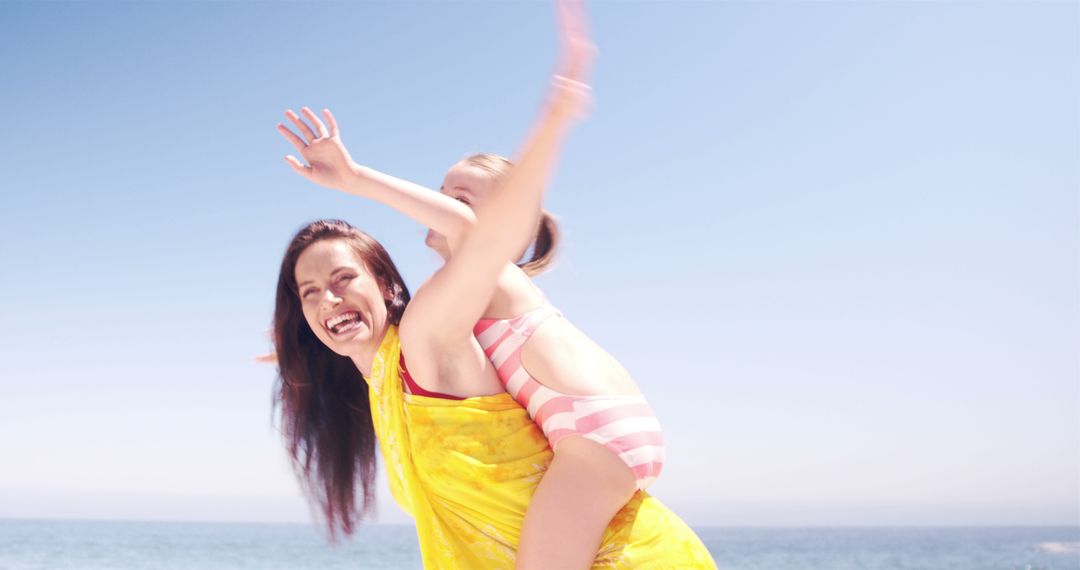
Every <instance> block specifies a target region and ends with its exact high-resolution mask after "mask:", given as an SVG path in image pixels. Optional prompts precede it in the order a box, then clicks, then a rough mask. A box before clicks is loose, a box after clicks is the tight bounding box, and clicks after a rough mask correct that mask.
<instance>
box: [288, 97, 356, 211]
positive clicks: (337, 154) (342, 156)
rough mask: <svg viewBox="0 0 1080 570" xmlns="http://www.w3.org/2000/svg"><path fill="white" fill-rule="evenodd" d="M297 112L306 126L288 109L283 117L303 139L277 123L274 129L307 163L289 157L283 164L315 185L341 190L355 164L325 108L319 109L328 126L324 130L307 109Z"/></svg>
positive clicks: (321, 123) (313, 114) (317, 118)
mask: <svg viewBox="0 0 1080 570" xmlns="http://www.w3.org/2000/svg"><path fill="white" fill-rule="evenodd" d="M300 112H301V113H303V114H304V118H306V119H307V121H308V122H310V123H311V125H310V126H309V125H308V122H304V120H303V119H301V118H300V117H299V116H298V115H297V114H296V113H294V112H293V111H292V109H289V110H287V111H285V116H286V117H287V118H288V119H289V120H290V121H292V122H293V124H294V125H296V128H297V130H299V131H300V132H301V133H302V134H303V138H301V137H300V136H297V135H296V133H293V132H292V131H291V130H289V128H288V127H286V126H285V125H283V124H281V123H278V126H277V128H278V131H279V132H280V133H281V135H282V136H283V137H285V138H286V139H288V141H289V142H291V143H292V144H293V146H294V147H296V150H297V151H299V152H300V155H301V156H303V157H304V160H306V161H307V165H304V163H303V162H300V160H298V159H297V158H296V157H295V156H293V155H291V154H290V155H288V156H286V157H285V162H287V163H289V166H291V167H292V169H293V170H295V171H296V172H298V173H299V174H300V175H302V176H303V177H304V178H307V179H308V180H310V181H312V182H314V183H316V184H319V185H321V186H326V187H328V188H334V189H338V190H340V189H342V188H344V186H345V183H346V181H347V180H348V178H349V176H350V175H351V174H353V173H354V172H355V168H356V163H355V162H353V159H352V157H351V156H349V151H348V150H347V149H346V148H345V144H344V143H342V142H341V134H340V133H339V132H338V126H337V121H336V120H334V115H333V114H331V113H330V110H329V109H323V116H324V117H326V122H327V124H329V125H330V128H329V130H328V129H327V128H326V125H324V124H323V122H322V121H320V120H319V117H317V116H316V115H315V113H314V112H312V111H311V109H309V108H307V107H303V108H301V109H300Z"/></svg>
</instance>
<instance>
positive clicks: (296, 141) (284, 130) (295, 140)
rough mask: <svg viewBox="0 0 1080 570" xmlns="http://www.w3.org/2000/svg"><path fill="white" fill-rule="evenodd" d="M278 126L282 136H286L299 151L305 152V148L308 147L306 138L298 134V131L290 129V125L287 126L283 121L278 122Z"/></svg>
mask: <svg viewBox="0 0 1080 570" xmlns="http://www.w3.org/2000/svg"><path fill="white" fill-rule="evenodd" d="M277 128H278V132H279V133H281V136H283V137H285V138H286V139H287V140H288V141H289V142H291V143H292V144H293V146H295V147H296V150H297V151H299V152H300V153H301V154H303V152H304V149H306V148H307V144H305V143H304V139H302V138H300V137H298V136H296V133H294V132H292V131H290V130H289V127H286V126H285V125H283V124H281V123H278V126H277Z"/></svg>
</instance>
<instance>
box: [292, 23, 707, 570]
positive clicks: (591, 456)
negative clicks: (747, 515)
mask: <svg viewBox="0 0 1080 570" xmlns="http://www.w3.org/2000/svg"><path fill="white" fill-rule="evenodd" d="M564 29H568V30H569V31H570V32H572V33H571V34H570V35H569V37H570V38H571V40H573V41H570V42H568V47H569V48H570V49H568V50H567V51H568V53H569V54H570V57H569V58H568V60H567V62H566V64H564V68H563V69H564V73H565V74H566V75H568V76H569V77H570V78H577V77H582V76H583V74H584V69H583V68H584V63H586V61H587V59H588V58H587V52H588V51H589V49H590V47H589V46H588V45H587V43H585V42H583V41H580V40H577V39H576V38H583V37H584V36H583V35H581V34H578V35H574V33H573V32H575V31H579V30H575V28H574V27H572V26H571V27H569V28H566V27H564ZM575 42H576V43H575ZM580 87H581V84H580V83H578V82H577V81H576V80H575V79H566V78H563V79H560V80H558V81H557V82H556V88H555V90H554V93H555V97H553V99H552V101H551V102H550V104H549V107H548V108H547V110H546V111H545V113H544V115H543V117H542V119H541V121H540V122H539V124H538V127H537V129H536V130H535V132H534V133H533V135H532V137H531V138H530V140H529V142H528V144H527V145H526V148H525V151H524V152H523V153H522V155H521V161H520V163H519V165H518V166H517V167H516V168H515V169H513V170H512V171H511V172H510V173H508V174H507V175H506V176H505V178H504V179H503V180H501V181H500V183H501V184H500V186H501V189H500V190H499V191H498V192H495V193H493V194H492V196H490V197H489V198H487V199H485V200H484V201H483V202H482V203H481V204H480V205H478V206H477V214H476V218H477V222H476V226H475V227H474V228H473V229H472V230H471V231H469V232H467V234H465V235H460V234H457V233H453V232H451V233H448V234H447V235H448V237H449V238H450V240H451V241H452V242H456V241H458V240H460V244H457V243H451V249H452V250H453V251H454V255H453V257H452V258H450V259H449V260H448V262H447V263H446V265H445V266H444V267H443V268H442V269H440V270H439V272H437V273H436V274H435V275H434V276H433V277H432V278H431V280H429V282H428V283H426V284H425V285H424V286H423V287H422V288H421V290H420V291H419V292H418V293H417V295H416V298H415V299H414V300H412V302H411V303H409V299H408V292H407V291H406V290H405V288H404V284H403V283H402V282H401V279H400V276H399V275H397V272H396V270H394V269H393V265H392V263H389V258H388V257H387V256H386V254H385V251H383V250H382V249H381V247H377V244H373V242H372V240H370V239H369V238H366V237H365V236H363V235H362V234H359V233H357V232H356V231H355V230H352V229H351V228H348V227H347V226H346V225H343V224H341V223H317V224H314V225H312V226H309V227H308V228H306V229H305V230H304V231H302V232H301V233H300V234H298V236H297V238H296V239H294V241H293V243H292V245H290V248H289V250H288V253H287V255H286V259H285V261H284V262H283V264H282V273H281V278H280V279H279V288H278V306H277V312H276V316H275V339H277V341H278V343H277V344H278V346H277V349H278V358H279V363H280V364H281V370H282V384H281V393H280V399H281V402H282V405H283V416H284V417H285V419H286V420H287V421H286V427H287V430H286V431H287V436H289V437H291V442H292V445H291V451H292V452H293V455H294V457H295V458H297V459H298V462H299V463H298V464H299V465H300V466H301V468H302V475H303V476H304V477H305V479H306V480H307V481H308V482H309V483H311V485H310V487H312V490H313V491H314V494H315V496H316V498H317V499H319V500H320V502H321V504H322V505H323V506H324V509H325V511H326V514H327V517H328V519H329V521H330V522H331V526H332V527H333V525H334V522H335V521H337V522H338V523H340V524H341V526H342V527H343V528H344V530H346V532H348V531H349V530H350V529H351V521H352V519H351V512H352V510H351V504H352V495H351V492H350V491H347V490H345V485H346V483H347V482H348V479H349V477H350V476H352V475H353V472H352V471H351V470H350V467H351V466H352V465H355V464H357V463H358V464H359V466H360V475H361V480H362V481H363V483H364V485H363V489H364V492H365V497H364V504H367V496H368V494H369V493H370V480H371V478H372V467H373V450H372V447H373V446H372V441H371V437H370V435H371V434H370V433H366V434H363V435H360V436H357V437H356V438H355V439H353V438H343V439H344V441H340V440H335V439H334V434H335V433H340V431H341V430H342V429H343V426H344V427H346V428H347V427H348V426H347V424H349V423H350V422H351V423H352V424H353V426H354V427H356V428H362V427H363V425H364V423H365V421H367V416H366V415H365V414H364V413H363V411H361V410H362V408H364V406H363V405H362V404H363V402H362V394H361V393H360V392H362V390H357V389H356V388H355V385H358V382H355V380H356V378H355V373H354V374H352V376H353V377H352V378H350V377H349V373H348V371H345V370H342V369H343V368H346V366H344V363H345V362H346V361H343V360H342V359H340V358H338V359H335V358H333V357H331V356H330V355H328V354H324V353H325V352H326V351H325V348H327V347H328V348H329V349H330V350H332V351H333V352H334V353H337V354H338V355H341V356H345V357H348V359H350V360H351V361H352V363H353V364H354V365H355V368H356V369H357V370H359V371H360V373H361V374H363V377H364V378H366V379H367V380H368V382H369V384H370V388H371V396H372V401H371V402H370V406H371V410H372V414H371V416H372V419H373V420H374V428H375V429H374V431H375V432H376V433H377V434H378V440H379V442H380V445H381V448H382V451H383V455H384V458H385V459H386V460H387V463H388V469H389V471H390V474H391V477H390V479H391V488H392V490H393V491H394V495H395V498H396V499H397V500H398V501H399V502H400V503H402V505H403V506H404V507H406V509H407V510H409V511H410V512H411V513H412V514H413V515H414V516H415V517H416V520H417V529H418V533H419V535H420V539H421V545H422V550H423V551H424V552H423V554H424V560H425V566H435V567H448V566H461V567H506V566H508V565H509V562H510V561H511V560H513V559H514V549H516V548H517V546H518V543H519V542H520V543H521V544H522V547H524V546H525V540H526V537H525V533H527V532H530V530H529V529H530V525H532V526H531V528H532V531H531V532H533V533H534V535H535V536H536V537H538V538H536V540H531V539H530V540H531V544H533V545H534V546H533V548H535V550H534V551H533V552H532V553H531V554H530V553H527V552H523V553H522V558H519V565H523V566H529V565H531V564H537V565H544V566H546V567H585V566H588V565H589V564H590V563H594V564H596V565H601V566H603V565H616V566H639V565H642V564H649V563H656V564H663V565H671V566H673V567H692V566H711V564H712V563H711V560H710V559H709V557H708V553H707V552H706V551H705V549H704V547H703V546H702V545H701V543H700V541H698V540H697V538H696V537H695V536H693V533H692V532H691V531H690V530H689V529H688V528H687V527H686V526H685V525H684V524H683V523H682V522H681V521H679V520H678V519H677V518H676V517H675V516H674V515H672V514H671V513H670V512H668V511H667V510H666V509H664V508H663V507H662V506H660V505H659V503H658V502H656V501H655V500H654V499H652V498H651V497H648V495H646V494H644V493H636V494H633V493H632V492H633V488H634V481H633V478H632V477H631V476H630V474H629V473H628V472H627V471H626V470H625V465H623V464H621V463H617V459H616V458H615V457H614V456H611V455H610V454H596V453H595V449H594V448H593V447H591V446H595V445H596V444H595V443H593V442H589V441H587V440H585V439H581V440H580V441H578V439H579V438H571V439H568V440H566V441H565V442H564V444H563V445H560V446H559V449H560V451H559V453H558V454H556V458H555V459H554V460H551V459H550V452H548V451H547V446H546V442H545V441H544V439H543V436H541V435H540V434H539V433H538V431H537V430H536V427H535V425H534V424H532V423H531V422H530V421H529V419H528V417H527V416H524V410H522V409H521V407H520V406H517V405H516V404H514V402H513V400H512V399H511V398H509V397H508V395H507V394H506V393H505V392H503V391H502V385H501V384H500V383H499V380H498V378H497V377H496V373H495V370H494V368H493V367H492V365H491V363H490V362H489V361H488V359H487V358H485V356H484V353H483V351H482V350H481V347H480V346H479V345H478V344H477V342H476V339H475V338H473V336H472V324H473V323H475V322H476V321H477V320H478V319H479V317H480V316H481V315H482V313H483V312H484V311H485V309H486V308H488V303H489V300H490V299H491V296H492V293H493V292H494V291H495V288H496V283H497V282H499V281H500V278H501V276H503V275H504V274H505V273H507V269H506V267H505V266H506V263H507V261H508V260H510V259H512V258H514V257H515V256H516V255H517V254H518V253H520V250H521V249H523V248H524V247H525V245H526V243H527V242H528V241H529V238H530V234H531V231H529V228H532V227H534V226H535V219H534V217H535V212H537V211H539V202H540V199H541V196H542V189H543V185H544V180H545V179H546V177H547V175H548V172H549V171H550V168H551V163H552V162H553V159H554V155H555V152H556V150H557V149H558V147H559V143H560V142H561V139H562V137H563V136H564V135H565V133H566V132H567V130H568V126H569V124H570V123H571V122H572V119H573V118H574V116H575V114H577V113H578V112H579V109H580V106H581V104H582V102H583V98H582V95H583V93H582V91H581V89H580ZM305 114H306V115H307V116H308V119H309V120H310V121H311V122H312V124H313V125H314V127H315V128H314V130H311V129H310V127H307V126H306V125H305V126H304V128H301V130H302V131H304V134H305V135H306V138H307V142H306V143H305V142H304V141H300V140H299V139H298V137H295V135H293V137H294V138H296V139H297V140H294V143H295V144H297V145H298V147H301V148H303V150H308V149H307V146H308V145H310V146H312V147H314V146H315V145H316V144H319V143H320V142H325V141H326V140H330V139H337V140H338V142H340V138H339V136H338V132H337V131H338V129H337V125H336V123H335V121H334V120H333V117H332V115H329V113H327V119H328V123H329V125H330V128H329V130H328V129H326V127H325V126H324V125H323V124H322V123H321V122H320V121H319V120H318V119H317V118H316V117H315V116H314V114H313V113H311V112H310V111H308V110H305ZM294 122H298V121H294ZM298 126H300V125H299V122H298ZM305 128H306V129H307V130H305ZM316 132H317V133H318V136H315V134H316ZM343 150H344V149H343V147H341V151H342V152H343ZM305 155H306V156H307V155H310V157H316V156H323V155H319V153H315V152H310V153H308V152H305ZM337 158H338V159H341V160H344V161H345V163H346V164H347V163H348V162H349V161H347V160H346V159H347V154H346V155H345V156H340V153H339V156H338V157H337ZM290 163H291V164H293V166H294V168H298V169H299V170H301V171H302V172H303V173H305V174H306V175H309V177H311V178H313V179H314V180H316V181H318V182H319V183H322V184H326V185H328V186H334V185H335V183H340V182H342V180H341V179H340V177H341V176H344V174H343V170H344V169H342V168H340V165H336V164H332V161H330V162H319V161H318V160H313V161H312V164H311V166H310V167H304V166H303V165H301V164H300V163H299V161H297V160H296V159H291V160H290ZM339 187H340V186H339ZM496 212H497V213H498V214H497V216H496V214H495V213H496ZM433 215H443V214H442V213H437V212H436V213H435V214H433ZM429 225H431V226H433V227H439V228H443V227H451V229H452V228H453V226H452V225H450V224H447V225H440V224H429ZM514 277H515V276H514V275H513V274H512V273H511V274H510V277H509V278H511V279H513V278H514ZM534 295H535V293H534ZM297 298H299V300H300V301H301V308H302V311H301V312H302V314H303V316H304V320H306V322H307V325H308V327H309V330H308V331H307V332H308V333H309V334H307V335H306V336H305V335H304V327H303V326H302V324H300V323H299V322H298V318H297V316H296V310H295V306H290V303H292V304H293V305H295V302H296V300H297ZM380 307H382V308H380ZM290 319H291V320H290ZM395 325H399V326H395ZM296 329H300V332H299V333H298V332H297V330H296ZM312 332H313V335H312V334H310V333H312ZM399 332H400V341H399V340H398V339H399V334H398V333H399ZM316 339H317V341H318V342H316ZM319 343H321V344H322V345H323V347H319V346H318V344H319ZM320 353H323V354H321V356H316V355H319V354H320ZM402 353H405V354H407V355H408V366H409V370H408V371H407V372H406V371H404V370H403V364H404V360H403V359H402V358H401V354H402ZM316 360H323V361H325V362H327V364H320V365H315V364H313V362H314V361H316ZM330 363H335V364H330ZM301 364H302V365H301ZM334 369H336V370H337V371H338V372H339V373H340V374H339V376H338V377H337V378H335V379H334V381H333V382H330V381H326V382H324V383H323V384H324V386H323V387H320V386H319V384H320V378H319V376H320V373H321V371H322V370H334ZM410 372H411V377H415V381H413V382H412V384H413V386H415V387H416V388H419V387H420V386H421V385H423V386H424V387H425V388H424V390H426V391H428V394H429V395H421V394H417V393H416V390H413V393H412V394H409V395H405V394H404V393H403V387H402V385H401V380H402V378H404V379H405V380H406V382H409V380H410ZM331 385H332V386H333V387H332V388H329V390H331V391H336V392H338V395H336V396H334V395H328V394H326V392H327V388H326V386H331ZM335 397H341V398H343V399H346V400H347V401H348V402H349V403H350V405H348V406H346V408H347V409H346V411H344V412H342V413H340V414H336V415H335V414H332V413H325V410H324V408H326V407H328V406H330V405H332V404H333V402H334V398H335ZM454 397H458V398H465V399H451V398H454ZM312 418H318V419H314V420H312ZM326 418H338V419H339V421H338V422H337V424H335V423H334V422H333V420H332V419H331V420H327V419H326ZM359 431H361V432H363V431H364V430H363V429H359ZM564 449H565V451H564ZM369 450H371V451H370V452H369ZM365 453H366V455H364V454H365ZM353 457H360V458H361V460H360V461H359V462H355V461H354V462H352V463H350V462H349V459H350V458H353ZM563 458H565V459H563ZM583 467H584V468H583ZM545 468H546V474H544V475H543V482H541V484H540V486H539V487H538V488H537V486H536V480H537V479H538V478H539V477H540V475H541V474H543V472H544V471H545ZM620 469H621V471H620ZM620 476H621V477H620ZM589 477H594V479H593V480H592V481H591V483H590V482H589V481H588V480H587V479H588V478H589ZM571 478H573V479H575V480H577V481H578V482H582V480H583V478H585V479H586V481H585V482H586V484H585V485H584V488H586V489H588V490H590V492H589V493H586V494H584V495H581V496H578V497H575V498H574V501H573V502H571V503H569V504H561V503H559V502H557V501H556V502H552V501H550V500H545V499H543V497H545V496H550V497H559V498H561V499H562V500H565V499H567V498H568V497H571V496H572V495H567V493H566V491H567V489H568V487H566V485H567V483H566V482H567V481H569V480H570V479H571ZM551 481H554V482H555V484H554V486H552V485H547V484H548V482H551ZM560 481H561V483H560ZM546 485H547V486H546ZM560 485H561V487H560ZM349 488H350V489H351V487H349ZM534 489H536V497H535V499H534V503H536V502H539V503H543V504H546V505H547V507H546V508H547V510H548V511H549V512H547V513H541V514H540V515H539V516H534V512H535V509H534V508H529V515H528V517H525V516H524V512H525V511H524V509H525V508H526V507H528V501H529V496H530V495H531V494H532V492H533V490H534ZM631 494H633V499H632V500H630V501H629V503H627V498H628V497H629V496H630V495H631ZM564 507H565V508H564ZM566 508H573V509H575V510H576V512H577V513H578V516H575V517H573V518H572V519H570V520H568V519H567V518H566V517H565V516H562V517H560V509H562V512H565V510H566ZM616 511H618V514H617V515H615V516H614V518H612V515H613V514H615V513H616ZM590 514H591V515H593V516H594V518H595V519H596V520H593V521H588V520H586V521H585V523H584V524H579V525H577V526H576V527H575V526H574V525H573V524H572V523H573V522H576V521H579V520H580V519H581V518H585V519H588V516H584V515H590ZM523 521H524V529H523V528H522V524H523ZM597 521H599V524H597ZM608 521H610V524H607V523H608ZM605 526H606V528H607V530H606V531H603V529H604V528H605ZM594 528H595V529H596V530H595V531H594V530H593V529H594ZM581 529H585V530H588V531H589V532H595V537H592V536H588V537H585V538H584V539H583V538H582V537H581V536H578V535H579V534H580V531H581ZM560 532H561V533H564V534H567V536H569V537H570V539H572V541H576V542H575V547H574V548H566V545H567V543H556V544H559V545H560V546H562V547H563V548H558V549H554V548H551V547H550V543H548V544H545V543H544V542H543V538H542V537H544V536H546V535H547V534H548V533H553V534H555V535H558V534H559V533H560ZM661 537H663V538H661ZM598 546H599V548H598ZM598 552H599V554H597V553H598ZM594 556H595V561H594Z"/></svg>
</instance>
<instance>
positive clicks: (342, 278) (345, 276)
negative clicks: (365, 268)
mask: <svg viewBox="0 0 1080 570" xmlns="http://www.w3.org/2000/svg"><path fill="white" fill-rule="evenodd" d="M353 277H356V276H355V275H342V276H341V277H340V278H338V283H344V282H346V281H349V280H351V279H352V278H353Z"/></svg>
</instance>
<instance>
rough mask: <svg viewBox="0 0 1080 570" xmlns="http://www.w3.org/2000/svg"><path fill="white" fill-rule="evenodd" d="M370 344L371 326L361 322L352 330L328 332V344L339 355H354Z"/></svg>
mask: <svg viewBox="0 0 1080 570" xmlns="http://www.w3.org/2000/svg"><path fill="white" fill-rule="evenodd" d="M370 344H371V328H370V327H368V326H367V323H361V324H360V325H359V326H357V327H355V328H354V329H352V330H349V331H347V332H344V333H341V334H334V333H330V343H329V344H328V346H329V347H330V350H333V351H334V352H336V353H337V354H340V355H341V356H356V355H358V354H360V353H362V352H363V351H364V349H365V348H366V347H368V346H369V345H370Z"/></svg>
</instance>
